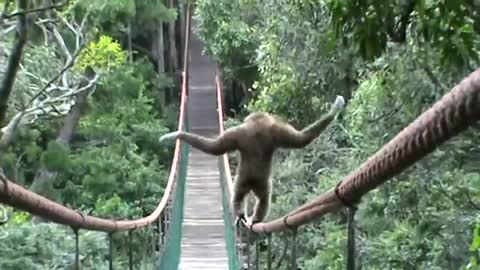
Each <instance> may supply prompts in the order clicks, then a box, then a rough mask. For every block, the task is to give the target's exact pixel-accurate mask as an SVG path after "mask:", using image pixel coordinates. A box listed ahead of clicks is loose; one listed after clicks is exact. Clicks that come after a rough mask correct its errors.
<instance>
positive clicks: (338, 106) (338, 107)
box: [330, 96, 345, 114]
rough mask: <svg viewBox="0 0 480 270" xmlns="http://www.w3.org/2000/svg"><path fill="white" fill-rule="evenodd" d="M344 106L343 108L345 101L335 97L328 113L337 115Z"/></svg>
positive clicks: (340, 97)
mask: <svg viewBox="0 0 480 270" xmlns="http://www.w3.org/2000/svg"><path fill="white" fill-rule="evenodd" d="M344 106H345V100H344V99H343V97H342V96H337V98H336V99H335V102H334V103H333V105H332V108H331V110H330V111H331V112H332V113H334V114H337V113H338V112H340V111H341V110H342V109H343V107H344Z"/></svg>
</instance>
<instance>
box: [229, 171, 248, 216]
mask: <svg viewBox="0 0 480 270" xmlns="http://www.w3.org/2000/svg"><path fill="white" fill-rule="evenodd" d="M245 182H246V181H245V179H243V178H242V177H240V176H239V175H237V176H236V177H235V182H234V183H233V196H232V200H231V206H232V208H233V215H234V216H235V217H236V220H235V223H236V224H237V223H238V222H240V220H242V219H243V220H244V221H245V211H244V210H245V209H244V208H242V207H243V201H244V200H245V196H247V194H248V192H249V191H250V187H249V186H248V185H247V184H246V183H245Z"/></svg>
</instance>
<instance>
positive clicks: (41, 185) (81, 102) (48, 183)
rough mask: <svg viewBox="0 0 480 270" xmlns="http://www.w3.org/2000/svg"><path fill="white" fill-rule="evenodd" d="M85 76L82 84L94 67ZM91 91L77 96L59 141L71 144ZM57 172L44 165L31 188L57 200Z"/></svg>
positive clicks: (91, 75)
mask: <svg viewBox="0 0 480 270" xmlns="http://www.w3.org/2000/svg"><path fill="white" fill-rule="evenodd" d="M85 76H86V77H87V79H88V80H85V81H83V82H82V86H85V85H87V84H88V81H89V80H91V79H93V78H94V77H95V72H94V71H93V70H92V69H90V68H87V71H86V73H85ZM89 92H90V91H83V92H81V93H79V94H77V95H76V96H75V105H74V106H73V107H72V109H71V110H70V112H68V114H67V115H66V116H65V119H64V121H63V126H62V128H61V129H60V132H59V134H58V137H57V139H56V141H57V142H58V143H61V144H64V145H69V144H70V142H71V140H72V138H73V134H74V132H75V130H76V128H77V126H78V123H79V122H80V118H81V117H82V115H83V114H84V112H85V109H86V107H87V98H88V94H89ZM57 174H58V172H55V171H50V170H48V169H47V168H46V167H45V166H43V165H42V167H41V169H40V171H39V172H37V175H36V176H35V179H34V181H33V184H32V186H31V188H30V189H31V190H32V191H34V192H36V193H38V194H40V195H43V196H45V197H48V198H50V199H53V200H57V199H58V196H56V193H55V191H54V190H53V183H54V181H55V178H56V176H57ZM40 220H41V219H39V218H37V217H36V218H34V221H40Z"/></svg>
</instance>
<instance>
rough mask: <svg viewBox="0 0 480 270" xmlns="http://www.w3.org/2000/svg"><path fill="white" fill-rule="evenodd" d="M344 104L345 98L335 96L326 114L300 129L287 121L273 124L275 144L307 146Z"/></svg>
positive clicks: (281, 145) (284, 146) (295, 146)
mask: <svg viewBox="0 0 480 270" xmlns="http://www.w3.org/2000/svg"><path fill="white" fill-rule="evenodd" d="M344 106H345V100H344V99H343V97H342V96H337V98H336V100H335V103H334V104H332V108H331V109H330V111H329V112H328V114H327V115H325V116H323V117H322V118H321V119H319V120H317V121H315V122H314V123H312V124H311V125H309V126H307V127H306V128H304V129H302V130H301V131H298V130H296V129H295V128H294V127H292V126H291V125H289V124H287V123H278V124H275V127H274V128H275V132H273V133H274V134H275V135H276V136H275V142H276V144H277V145H278V146H279V147H283V148H302V147H305V146H307V145H308V144H309V143H311V142H312V141H313V140H314V139H315V138H316V137H318V136H319V135H320V134H321V133H322V132H323V131H324V130H325V128H326V127H327V126H328V125H329V124H330V123H331V122H332V121H333V119H335V116H336V115H337V114H338V113H339V112H340V111H341V110H342V109H343V107H344Z"/></svg>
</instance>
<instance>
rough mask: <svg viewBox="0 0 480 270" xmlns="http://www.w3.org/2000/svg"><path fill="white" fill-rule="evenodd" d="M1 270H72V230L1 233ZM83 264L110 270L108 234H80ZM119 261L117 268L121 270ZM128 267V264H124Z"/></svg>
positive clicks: (48, 227)
mask: <svg viewBox="0 0 480 270" xmlns="http://www.w3.org/2000/svg"><path fill="white" fill-rule="evenodd" d="M0 234H2V237H1V238H2V241H0V248H1V249H2V252H1V253H0V268H1V269H12V270H15V269H19V270H20V269H35V270H43V269H45V270H46V269H65V270H66V269H71V268H72V267H73V264H74V261H75V239H74V234H73V232H72V230H71V229H69V228H66V227H64V226H61V225H54V224H39V225H35V226H32V225H28V224H24V225H19V226H16V227H11V228H9V229H8V231H6V230H2V231H0ZM80 250H81V251H82V252H81V255H80V260H81V262H82V267H84V268H86V269H93V268H95V269H108V261H107V260H106V256H107V254H108V241H107V235H106V234H105V233H99V232H89V231H87V232H81V233H80ZM120 263H121V259H120V258H119V257H116V259H115V266H116V267H121V264H120ZM123 264H124V265H125V261H124V262H123Z"/></svg>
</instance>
